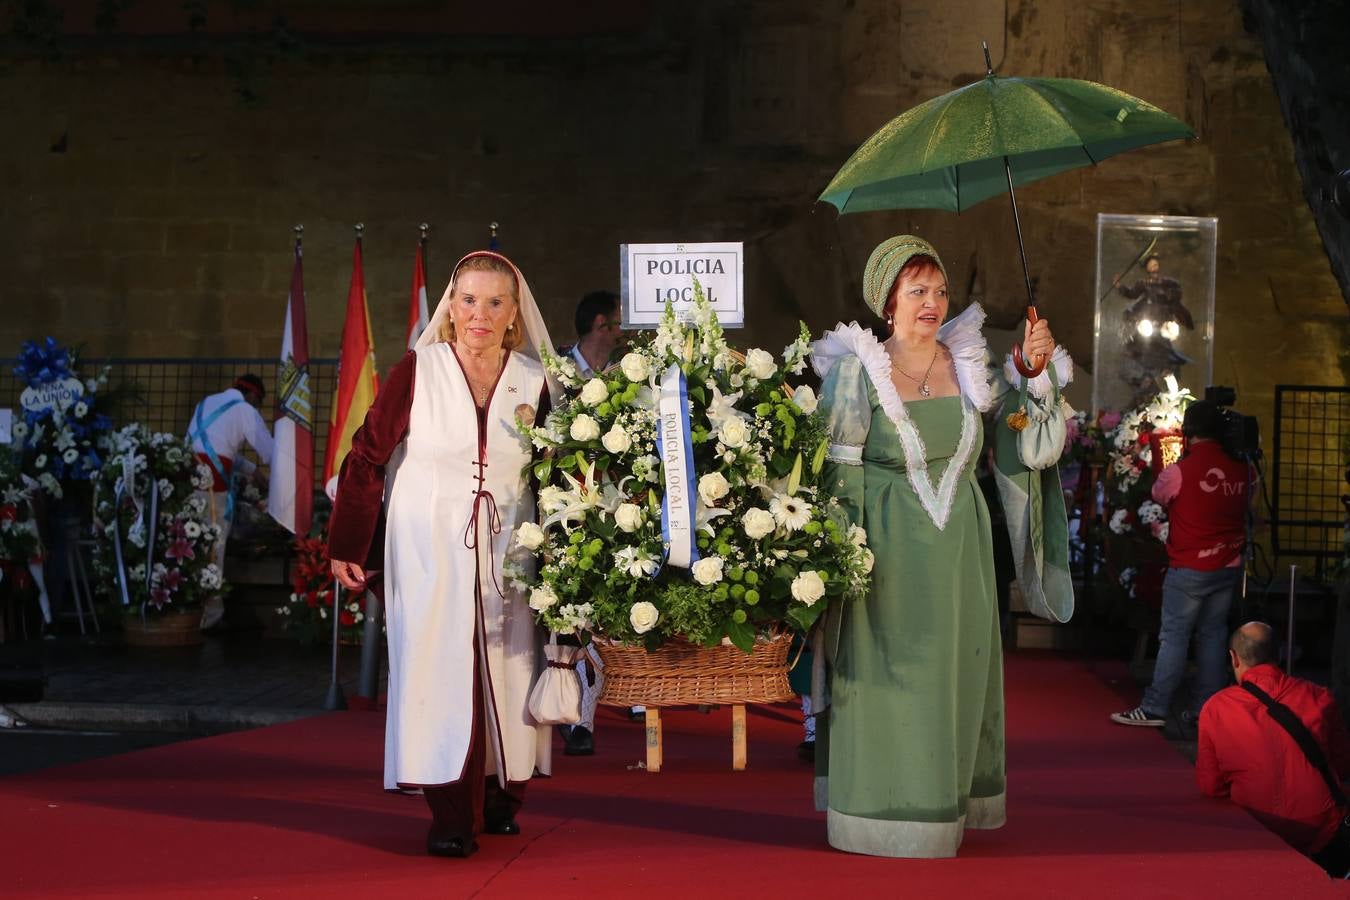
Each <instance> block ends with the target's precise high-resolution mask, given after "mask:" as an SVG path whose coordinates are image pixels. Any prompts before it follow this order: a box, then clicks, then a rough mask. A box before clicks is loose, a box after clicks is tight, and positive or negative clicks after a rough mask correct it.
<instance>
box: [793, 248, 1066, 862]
mask: <svg viewBox="0 0 1350 900" xmlns="http://www.w3.org/2000/svg"><path fill="white" fill-rule="evenodd" d="M863 282H864V292H865V296H866V300H867V304H868V306H869V307H870V308H871V310H872V311H873V312H874V313H876V314H877V315H878V316H880V317H882V318H883V319H885V320H886V324H887V328H886V329H885V330H886V332H887V333H888V334H889V337H888V338H887V339H886V340H885V341H879V340H878V339H877V338H876V337H875V336H874V335H873V334H872V332H871V331H870V330H869V329H866V328H863V327H861V326H859V325H858V324H857V323H856V322H855V323H853V324H850V325H840V326H839V327H838V328H836V329H835V330H833V331H830V332H827V333H826V334H825V335H824V337H823V338H822V339H821V340H820V341H818V342H817V343H816V345H815V348H814V359H815V366H816V370H817V372H819V374H820V376H821V378H822V379H823V383H822V389H821V398H820V405H821V409H822V410H824V411H825V416H826V419H827V421H828V423H829V428H830V441H831V446H830V448H829V456H828V466H827V471H826V473H825V479H824V482H823V483H824V484H825V485H828V486H829V489H830V490H831V491H832V492H833V493H834V494H836V495H837V496H838V497H839V499H840V500H841V501H842V503H843V505H844V508H845V509H846V510H847V512H848V515H849V517H850V519H851V521H852V522H853V523H855V524H858V525H861V526H863V527H864V528H865V529H866V531H867V542H868V546H869V547H870V548H871V550H872V551H873V553H874V554H875V557H876V563H875V567H874V569H873V572H872V586H871V589H870V591H869V592H868V594H867V597H866V598H865V599H864V600H860V601H857V602H853V603H847V604H843V605H841V606H839V607H837V608H835V609H832V610H830V612H829V613H828V615H827V618H826V620H825V623H824V627H823V629H822V632H821V635H822V638H823V640H822V641H821V643H822V644H823V649H824V665H823V666H818V670H819V671H820V674H821V676H822V677H820V678H818V679H817V681H818V686H817V697H816V703H817V740H816V773H817V778H816V805H817V807H818V808H820V809H824V810H827V812H828V827H829V841H830V844H831V845H833V846H834V847H837V848H839V849H841V850H847V851H850V852H854V853H866V854H870V855H874V856H898V857H949V856H954V855H955V854H956V851H957V848H958V847H959V846H960V844H961V837H962V834H963V832H964V829H965V828H966V827H970V828H997V827H999V826H1001V825H1002V824H1003V822H1004V772H1003V758H1004V754H1003V678H1002V673H1003V657H1002V648H1001V644H1000V637H999V627H998V600H997V591H996V587H995V581H994V560H993V543H992V532H991V530H990V519H989V510H988V508H987V507H986V505H985V501H984V498H983V496H982V495H981V493H980V488H979V486H978V484H977V483H976V478H975V466H976V461H977V459H976V458H977V456H978V454H979V451H980V447H981V443H982V436H983V422H982V419H981V413H984V412H987V411H989V410H991V409H992V408H993V406H994V405H995V401H996V400H997V399H998V392H999V389H998V388H997V387H996V383H997V378H996V376H992V374H991V372H990V369H989V366H988V363H987V353H986V349H985V340H984V336H983V334H982V333H981V330H980V329H981V325H982V324H983V321H984V311H983V310H982V309H981V308H980V307H979V306H978V305H977V304H971V305H970V306H968V307H967V308H966V309H965V310H964V311H963V312H962V313H961V314H960V315H958V316H956V317H955V318H953V319H952V320H951V321H950V322H947V323H946V324H943V320H944V319H945V318H946V315H947V305H948V296H947V274H946V270H945V269H944V268H943V266H942V262H941V260H940V259H939V258H938V255H937V252H936V251H935V250H934V249H933V247H932V246H931V245H929V244H928V243H927V242H926V241H924V240H922V239H920V238H916V237H913V236H910V235H902V236H900V237H895V238H891V239H890V240H888V241H885V242H884V243H882V244H881V245H880V246H878V247H877V249H876V250H875V251H874V252H873V253H872V256H871V258H870V259H869V260H868V262H867V268H866V270H865V272H864V276H863ZM1024 349H1025V351H1026V353H1027V354H1028V358H1033V359H1034V358H1036V357H1037V356H1050V357H1051V359H1052V365H1054V366H1055V368H1056V374H1057V376H1058V380H1059V384H1061V385H1062V384H1065V383H1067V381H1068V378H1069V377H1070V375H1071V368H1072V364H1071V362H1070V361H1069V359H1068V356H1067V354H1065V353H1064V352H1063V351H1062V350H1059V351H1056V349H1055V345H1054V339H1053V338H1052V337H1051V334H1050V330H1049V328H1048V326H1047V325H1046V324H1045V321H1044V320H1041V321H1040V322H1038V323H1037V324H1036V326H1035V327H1034V328H1029V329H1028V330H1027V334H1026V338H1025V340H1024ZM1038 378H1039V379H1040V381H1039V383H1038V380H1037V379H1033V380H1032V382H1031V384H1030V385H1029V390H1030V391H1031V392H1032V393H1033V394H1037V395H1038V396H1040V395H1044V394H1048V393H1049V391H1050V390H1051V386H1050V383H1049V382H1050V379H1049V378H1048V377H1047V376H1045V375H1041V376H1038Z"/></svg>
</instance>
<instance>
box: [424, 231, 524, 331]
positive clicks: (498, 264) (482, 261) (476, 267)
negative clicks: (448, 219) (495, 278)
mask: <svg viewBox="0 0 1350 900" xmlns="http://www.w3.org/2000/svg"><path fill="white" fill-rule="evenodd" d="M462 272H496V273H497V274H498V275H505V276H507V278H509V279H510V280H511V299H512V300H514V301H515V302H516V310H517V315H516V320H515V321H514V322H512V323H511V327H510V328H507V329H506V334H505V336H503V337H502V346H503V347H505V348H506V349H507V350H519V349H520V348H521V347H523V346H525V329H524V328H522V327H521V325H520V315H519V310H520V285H519V283H518V282H517V280H516V270H515V267H514V266H512V265H511V264H510V263H509V262H507V261H506V257H504V256H499V255H497V254H496V253H490V252H482V253H472V254H470V255H468V256H466V257H464V258H463V259H462V260H460V261H459V265H457V266H455V273H454V275H452V276H451V279H452V281H453V282H456V283H457V282H458V281H459V276H460V273H462ZM450 299H451V300H452V301H453V300H454V299H455V292H454V291H453V290H452V291H451V292H450ZM437 337H439V338H440V340H442V341H445V342H446V343H454V340H455V317H454V316H453V315H451V316H446V317H445V323H444V324H443V325H442V326H441V333H440V334H439V335H437Z"/></svg>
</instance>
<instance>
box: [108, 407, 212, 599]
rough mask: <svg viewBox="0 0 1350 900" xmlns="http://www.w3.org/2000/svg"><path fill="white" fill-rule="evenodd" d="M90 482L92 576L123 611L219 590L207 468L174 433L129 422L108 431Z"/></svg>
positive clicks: (209, 476)
mask: <svg viewBox="0 0 1350 900" xmlns="http://www.w3.org/2000/svg"><path fill="white" fill-rule="evenodd" d="M111 454H112V455H111V457H110V458H109V460H108V462H107V463H106V464H105V465H104V466H103V469H102V470H101V471H100V472H99V475H98V480H97V481H96V482H95V493H94V515H95V525H96V526H97V529H98V533H99V535H100V538H101V539H100V541H99V543H98V547H97V552H96V553H95V555H94V565H95V569H96V571H97V572H98V574H99V577H100V580H101V581H102V583H103V584H104V585H107V586H108V587H109V589H110V590H112V591H113V592H114V596H115V597H116V598H117V602H119V603H121V604H122V605H123V606H126V607H128V608H129V609H131V610H134V611H137V612H140V613H141V614H142V615H144V614H147V613H167V612H170V611H172V610H175V609H182V608H193V607H199V606H201V605H202V604H203V603H205V602H206V601H207V600H209V599H212V598H214V597H217V596H220V594H221V593H222V592H223V591H224V585H223V582H222V578H221V572H220V567H219V566H217V565H216V564H215V563H214V562H213V561H212V549H213V548H214V547H215V544H216V541H217V540H219V539H220V528H219V527H218V526H216V525H214V524H212V522H211V518H210V514H209V510H208V500H207V499H206V494H205V492H207V491H209V490H210V488H211V470H210V469H208V468H207V467H206V465H205V464H203V463H201V462H199V461H198V460H197V457H196V456H195V455H194V454H193V453H192V447H191V446H190V445H189V444H188V443H187V442H186V441H184V440H183V439H182V438H180V437H177V436H175V435H172V434H168V433H165V432H159V433H155V434H151V433H150V431H149V430H148V429H146V427H145V426H144V425H140V424H132V425H128V426H126V427H125V428H122V429H121V430H120V431H117V432H115V433H114V435H113V439H112V448H111Z"/></svg>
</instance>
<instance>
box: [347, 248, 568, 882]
mask: <svg viewBox="0 0 1350 900" xmlns="http://www.w3.org/2000/svg"><path fill="white" fill-rule="evenodd" d="M541 344H542V345H545V346H551V342H550V341H549V339H548V335H547V332H546V330H545V328H544V325H543V320H542V319H541V318H540V316H539V313H538V310H537V308H536V307H535V304H534V299H533V297H532V295H531V294H530V291H529V287H528V286H527V285H526V283H525V279H524V278H523V277H522V276H521V274H520V270H519V269H517V268H516V267H515V266H514V264H512V263H511V262H510V261H509V260H507V259H506V258H505V257H503V256H501V255H500V254H496V253H490V252H478V253H471V254H469V255H468V256H466V257H464V259H462V260H460V262H459V263H458V264H457V265H456V267H455V271H454V274H453V275H452V277H451V282H450V286H449V287H448V288H447V289H446V292H445V295H444V296H443V297H442V299H441V302H440V305H439V306H438V307H437V309H436V313H435V315H434V316H433V317H432V320H431V323H430V324H429V325H428V327H427V329H426V331H425V332H424V334H423V335H422V337H421V339H419V341H418V343H417V346H416V348H415V349H414V350H412V351H410V352H409V353H408V354H407V355H406V356H405V357H404V358H403V359H402V360H401V361H400V362H399V363H398V364H397V365H396V366H395V367H394V368H393V369H392V370H391V371H390V373H389V374H388V376H387V378H386V379H385V384H384V386H383V389H382V390H381V391H380V393H379V394H378V395H377V397H376V400H375V403H374V405H373V406H372V407H371V409H370V411H369V412H368V413H367V415H366V419H365V422H364V423H363V425H362V427H361V429H360V430H359V431H357V432H356V434H355V436H354V437H353V440H352V448H351V452H350V453H349V454H348V455H347V457H346V459H345V461H344V462H343V465H342V472H341V476H340V479H339V482H338V493H337V499H336V501H335V502H334V506H333V515H332V518H331V519H330V523H329V555H330V557H331V558H332V560H333V572H334V574H335V575H336V576H337V578H338V579H339V580H341V581H342V582H343V584H344V585H346V586H347V587H348V588H349V589H352V590H362V589H365V587H366V586H367V583H368V579H369V577H370V576H372V575H374V574H376V570H377V569H382V570H383V579H384V585H383V586H384V592H385V597H386V608H387V609H388V634H389V712H388V720H387V724H386V729H385V782H386V784H389V785H393V784H397V785H399V786H403V787H420V788H422V790H423V793H424V794H425V796H426V800H427V804H428V806H430V808H431V812H432V819H433V824H432V827H431V830H430V832H429V833H428V835H427V852H428V853H431V854H433V855H437V856H458V857H465V856H469V855H470V854H472V853H473V852H474V851H475V850H476V849H477V843H476V842H475V840H474V838H475V837H476V835H478V834H479V833H484V832H485V833H488V834H505V835H513V834H519V833H520V829H519V826H518V825H517V824H516V822H515V815H516V812H517V810H518V809H519V808H520V803H521V799H522V796H523V793H524V788H525V784H526V782H527V781H528V780H529V778H530V777H531V775H532V774H533V773H534V772H535V771H536V770H537V771H539V772H540V773H543V774H547V773H548V772H549V769H550V759H549V752H550V741H551V731H550V729H548V728H546V727H541V726H538V725H537V724H536V723H535V722H534V721H533V719H532V718H531V717H530V714H529V711H528V709H527V698H528V695H529V691H530V687H531V685H532V683H533V681H534V677H535V671H536V661H537V658H538V654H537V639H536V629H535V626H534V622H533V619H532V617H531V613H530V609H529V607H528V605H527V603H526V598H525V597H524V596H523V595H522V594H521V593H520V592H519V591H517V590H515V589H514V588H512V587H511V586H510V585H509V584H508V583H507V581H506V580H505V579H504V577H503V575H502V569H503V563H504V561H505V559H506V556H507V551H508V549H509V545H510V541H511V532H512V530H513V529H514V527H515V526H516V524H517V523H518V522H521V521H525V520H530V519H533V518H534V496H533V494H532V491H531V489H530V485H529V482H528V479H527V473H526V471H525V467H526V465H527V464H528V463H529V462H530V459H531V445H530V442H529V440H528V439H527V438H525V437H524V436H523V435H522V434H521V433H520V430H519V427H518V424H517V423H518V422H520V421H524V422H527V423H533V422H535V421H537V420H538V418H539V417H540V416H542V414H543V412H544V411H545V409H546V407H547V405H548V403H549V396H550V394H549V386H548V384H547V380H546V374H545V372H544V369H543V367H542V366H541V365H540V363H539V361H538V358H537V353H538V350H537V349H536V348H538V347H539V346H541ZM382 512H383V513H384V515H383V516H382V515H381V513H382ZM386 523H387V524H386ZM381 525H384V535H383V538H382V539H381V538H380V537H379V536H378V535H379V531H380V526H381ZM381 550H382V554H381V552H380V551H381ZM381 556H382V558H381ZM520 562H524V561H523V560H522V561H520ZM517 564H519V562H518V563H517Z"/></svg>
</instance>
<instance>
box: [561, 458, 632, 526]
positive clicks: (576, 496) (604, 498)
mask: <svg viewBox="0 0 1350 900" xmlns="http://www.w3.org/2000/svg"><path fill="white" fill-rule="evenodd" d="M562 477H563V480H564V481H566V482H567V484H568V485H569V486H570V488H571V489H570V490H566V491H562V492H561V493H559V494H558V495H557V501H556V502H557V503H558V504H560V505H561V508H560V509H559V510H558V511H557V512H555V513H554V514H553V515H551V516H549V517H548V518H547V519H545V520H544V525H543V527H544V528H546V529H547V528H549V527H551V526H553V525H557V524H558V523H560V522H569V523H570V522H581V521H583V520H584V519H585V518H586V513H587V512H589V511H590V510H593V509H598V510H600V513H601V515H602V516H604V515H613V514H614V510H616V509H618V508H619V504H620V503H622V502H623V501H624V500H625V499H627V498H626V496H625V495H624V492H623V486H624V483H625V482H627V481H628V478H624V479H623V481H621V482H619V484H617V485H616V484H614V483H613V482H612V481H603V480H601V479H597V478H596V477H595V463H594V462H593V461H591V460H586V463H585V465H583V466H582V468H581V477H582V480H581V481H578V480H577V479H575V478H573V477H572V475H571V474H570V473H568V472H563V473H562Z"/></svg>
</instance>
